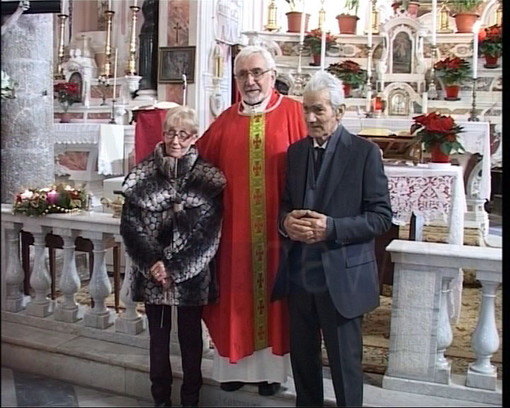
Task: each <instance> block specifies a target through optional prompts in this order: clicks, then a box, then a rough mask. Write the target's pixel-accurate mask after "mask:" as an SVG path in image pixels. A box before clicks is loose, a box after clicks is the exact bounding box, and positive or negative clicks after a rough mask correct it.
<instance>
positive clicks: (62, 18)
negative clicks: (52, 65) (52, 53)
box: [55, 14, 68, 79]
mask: <svg viewBox="0 0 510 408" xmlns="http://www.w3.org/2000/svg"><path fill="white" fill-rule="evenodd" d="M67 17H68V16H67V15H66V14H59V15H58V20H59V28H60V30H59V35H58V64H57V71H56V72H55V79H65V75H64V66H63V64H64V57H65V48H64V47H65V44H64V34H65V25H66V20H67Z"/></svg>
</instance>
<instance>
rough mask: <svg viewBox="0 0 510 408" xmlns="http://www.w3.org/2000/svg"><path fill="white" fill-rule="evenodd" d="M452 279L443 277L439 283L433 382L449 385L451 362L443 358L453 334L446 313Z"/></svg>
mask: <svg viewBox="0 0 510 408" xmlns="http://www.w3.org/2000/svg"><path fill="white" fill-rule="evenodd" d="M451 281H452V277H450V276H443V277H442V281H441V300H440V304H439V314H438V326H437V345H436V347H437V355H436V374H435V381H436V382H439V383H444V384H449V383H450V379H451V368H452V367H451V366H452V364H451V362H450V361H449V360H448V359H447V358H446V357H445V356H444V353H445V351H446V349H447V348H448V347H450V345H451V344H452V341H453V333H452V327H451V325H450V318H449V313H448V300H449V296H450V292H451V289H450V283H451Z"/></svg>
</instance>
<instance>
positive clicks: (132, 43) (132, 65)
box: [126, 6, 140, 75]
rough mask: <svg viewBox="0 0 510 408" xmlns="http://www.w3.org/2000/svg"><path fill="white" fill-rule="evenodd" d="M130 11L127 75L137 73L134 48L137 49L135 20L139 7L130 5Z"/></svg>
mask: <svg viewBox="0 0 510 408" xmlns="http://www.w3.org/2000/svg"><path fill="white" fill-rule="evenodd" d="M129 8H130V9H131V11H132V14H131V36H130V40H129V58H128V64H127V70H126V74H127V75H137V70H136V50H137V41H136V22H137V20H138V12H139V11H140V7H138V6H131V7H129Z"/></svg>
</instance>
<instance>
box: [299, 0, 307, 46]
mask: <svg viewBox="0 0 510 408" xmlns="http://www.w3.org/2000/svg"><path fill="white" fill-rule="evenodd" d="M305 19H306V12H305V2H304V0H303V11H302V12H301V27H300V29H299V43H300V44H303V42H304V40H305Z"/></svg>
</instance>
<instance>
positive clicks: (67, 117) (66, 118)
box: [60, 112, 71, 123]
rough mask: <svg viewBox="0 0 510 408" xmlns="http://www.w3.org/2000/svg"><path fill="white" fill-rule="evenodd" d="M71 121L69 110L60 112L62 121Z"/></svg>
mask: <svg viewBox="0 0 510 408" xmlns="http://www.w3.org/2000/svg"><path fill="white" fill-rule="evenodd" d="M70 122H71V114H70V113H68V112H64V113H61V114H60V123H70Z"/></svg>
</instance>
